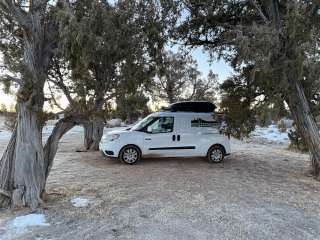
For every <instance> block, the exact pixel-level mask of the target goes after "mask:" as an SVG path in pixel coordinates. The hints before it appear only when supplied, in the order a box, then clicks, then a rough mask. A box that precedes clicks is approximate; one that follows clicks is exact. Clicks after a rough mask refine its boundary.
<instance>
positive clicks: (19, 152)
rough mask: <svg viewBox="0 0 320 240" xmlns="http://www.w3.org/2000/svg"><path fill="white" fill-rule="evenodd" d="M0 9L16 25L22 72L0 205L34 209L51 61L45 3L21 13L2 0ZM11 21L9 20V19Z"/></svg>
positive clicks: (41, 182)
mask: <svg viewBox="0 0 320 240" xmlns="http://www.w3.org/2000/svg"><path fill="white" fill-rule="evenodd" d="M0 3H1V4H0V7H1V8H2V10H3V11H4V12H7V13H8V16H12V18H13V20H14V21H17V22H18V24H19V25H20V27H21V28H22V32H23V50H24V54H23V66H22V67H23V68H22V69H23V70H22V72H21V76H22V79H21V83H20V88H19V91H18V94H17V105H16V110H17V123H16V129H15V130H14V132H13V135H12V137H11V140H10V142H9V144H8V147H7V149H6V151H5V154H4V155H3V157H2V158H1V162H0V166H1V170H0V180H1V182H0V186H1V190H0V203H1V205H2V207H3V206H8V205H11V206H18V207H22V206H27V207H31V208H36V207H38V206H39V204H40V203H41V202H42V200H41V193H42V192H43V189H44V187H45V180H46V178H45V165H44V152H43V147H42V127H41V125H42V114H43V112H42V110H43V104H44V93H43V88H44V82H45V80H46V78H47V71H48V67H49V64H50V61H51V58H52V48H53V41H54V40H53V39H50V38H49V36H50V33H49V31H50V30H52V29H50V25H49V23H48V22H49V20H48V19H46V20H45V19H44V18H45V17H46V15H47V13H46V11H47V3H48V2H47V1H40V0H39V1H30V6H29V10H28V11H25V9H24V8H22V7H20V6H19V5H18V4H17V2H16V1H11V0H2V1H0ZM10 20H11V19H10Z"/></svg>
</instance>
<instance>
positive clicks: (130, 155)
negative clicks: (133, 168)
mask: <svg viewBox="0 0 320 240" xmlns="http://www.w3.org/2000/svg"><path fill="white" fill-rule="evenodd" d="M137 159H138V152H137V151H136V150H135V149H132V148H129V149H126V150H125V151H124V153H123V160H124V161H125V162H127V163H134V162H135V161H137Z"/></svg>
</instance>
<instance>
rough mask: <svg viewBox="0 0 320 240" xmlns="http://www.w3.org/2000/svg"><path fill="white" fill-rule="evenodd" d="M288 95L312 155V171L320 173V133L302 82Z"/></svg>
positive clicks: (315, 173)
mask: <svg viewBox="0 0 320 240" xmlns="http://www.w3.org/2000/svg"><path fill="white" fill-rule="evenodd" d="M289 92H290V94H289V95H288V96H287V97H286V102H287V103H288V105H289V108H290V111H291V114H292V116H293V119H294V121H295V122H296V124H297V128H298V131H299V132H300V134H301V136H302V138H303V140H304V141H305V143H306V144H307V146H308V148H309V151H310V155H311V166H312V173H313V175H314V176H315V177H317V178H319V175H320V133H319V128H318V126H317V123H316V121H315V118H314V117H313V115H312V113H311V110H310V107H309V104H308V101H307V98H306V96H305V94H304V91H303V88H302V86H301V84H300V83H297V82H296V83H295V84H294V85H293V86H292V87H291V89H290V91H289Z"/></svg>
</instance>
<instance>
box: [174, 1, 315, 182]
mask: <svg viewBox="0 0 320 240" xmlns="http://www.w3.org/2000/svg"><path fill="white" fill-rule="evenodd" d="M182 7H183V9H184V12H185V14H186V17H185V20H184V21H183V23H182V24H181V25H180V27H179V34H178V36H179V38H180V39H183V40H184V41H185V43H186V44H187V45H191V46H203V47H204V49H205V50H207V51H208V52H209V53H210V54H211V55H215V54H218V55H219V56H220V57H224V58H225V59H226V60H227V61H230V62H231V63H232V65H233V66H241V65H247V64H253V65H254V70H253V71H252V78H253V79H254V81H256V84H257V86H259V88H261V89H263V90H264V91H266V92H267V94H268V96H270V97H272V96H279V95H280V96H281V97H282V99H283V100H284V101H285V102H286V103H287V105H288V106H289V109H290V112H291V115H292V117H293V119H294V121H295V122H296V124H297V127H298V130H299V133H300V134H301V136H302V137H303V139H304V141H305V142H306V144H307V146H308V148H309V150H310V154H311V156H312V167H313V173H314V175H315V176H319V174H320V134H319V129H318V127H317V125H316V122H315V119H314V116H313V114H312V112H311V109H310V104H309V102H308V99H307V96H306V93H307V91H308V90H307V89H306V88H305V87H304V82H305V76H304V74H303V69H304V68H305V67H307V68H308V67H309V66H310V62H314V61H318V56H319V55H317V57H316V59H312V57H310V55H309V54H308V53H309V51H310V50H311V49H319V23H320V21H319V18H320V15H319V13H320V11H319V9H320V6H319V1H316V0H315V1H310V0H308V1H297V0H294V1H279V0H266V1H256V0H252V1H231V0H219V1H209V0H204V1H191V0H188V1H184V2H183V3H182Z"/></svg>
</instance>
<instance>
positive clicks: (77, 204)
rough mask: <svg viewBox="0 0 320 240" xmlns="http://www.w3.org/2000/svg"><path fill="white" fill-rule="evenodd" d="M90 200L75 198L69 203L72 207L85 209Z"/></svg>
mask: <svg viewBox="0 0 320 240" xmlns="http://www.w3.org/2000/svg"><path fill="white" fill-rule="evenodd" d="M90 202H91V201H90V200H89V199H87V198H83V197H77V198H74V199H71V203H72V205H73V206H74V207H78V208H81V207H87V206H88V205H89V204H90Z"/></svg>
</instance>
